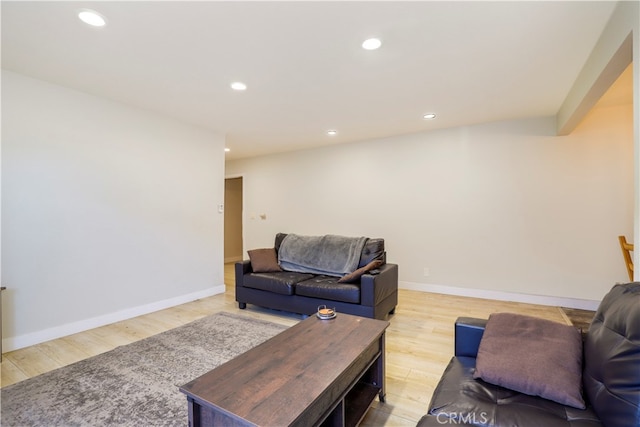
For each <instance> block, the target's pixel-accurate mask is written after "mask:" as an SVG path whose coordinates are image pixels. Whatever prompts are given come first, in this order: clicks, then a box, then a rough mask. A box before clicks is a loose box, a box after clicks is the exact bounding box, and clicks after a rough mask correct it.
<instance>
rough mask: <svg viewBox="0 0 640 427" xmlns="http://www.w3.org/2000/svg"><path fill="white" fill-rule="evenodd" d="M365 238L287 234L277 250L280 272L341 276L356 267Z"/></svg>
mask: <svg viewBox="0 0 640 427" xmlns="http://www.w3.org/2000/svg"><path fill="white" fill-rule="evenodd" d="M366 242H367V238H366V237H347V236H335V235H331V234H328V235H324V236H300V235H297V234H287V236H286V237H285V238H284V239H283V240H282V244H281V245H280V250H279V251H278V263H279V264H280V266H281V267H282V269H283V270H286V271H295V272H298V273H313V274H324V275H327V276H338V277H340V276H343V275H345V274H348V273H352V272H353V271H355V270H356V269H357V268H358V262H359V261H360V254H361V253H362V248H363V247H364V245H365V243H366Z"/></svg>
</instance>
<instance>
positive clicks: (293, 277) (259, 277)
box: [243, 271, 313, 295]
mask: <svg viewBox="0 0 640 427" xmlns="http://www.w3.org/2000/svg"><path fill="white" fill-rule="evenodd" d="M312 277H313V274H309V273H294V272H292V271H282V272H278V273H250V274H245V276H244V281H243V285H244V287H245V288H252V289H261V290H263V291H269V292H274V293H276V294H282V295H293V294H294V290H295V286H296V283H298V282H301V281H304V280H308V279H310V278H312Z"/></svg>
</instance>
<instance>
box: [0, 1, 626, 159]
mask: <svg viewBox="0 0 640 427" xmlns="http://www.w3.org/2000/svg"><path fill="white" fill-rule="evenodd" d="M1 7H2V10H1V12H2V67H3V68H5V69H8V70H12V71H15V72H18V73H22V74H25V75H28V76H32V77H36V78H39V79H42V80H46V81H49V82H53V83H57V84H60V85H64V86H68V87H70V88H75V89H78V90H81V91H84V92H88V93H91V94H95V95H98V96H103V97H107V98H110V99H113V100H117V101H120V102H124V103H127V104H130V105H133V106H138V107H141V108H145V109H149V110H153V111H156V112H159V113H162V114H166V115H169V116H172V117H175V118H178V119H180V120H183V121H186V122H189V123H194V124H197V125H201V126H204V127H206V128H209V129H212V130H214V131H217V132H220V133H224V134H226V135H227V146H228V147H229V148H231V150H232V151H231V152H230V153H228V154H227V158H228V159H235V158H242V157H249V156H256V155H262V154H266V153H272V152H280V151H288V150H294V149H301V148H307V147H314V146H319V145H323V144H333V143H344V142H351V141H358V140H365V139H372V138H378V137H386V136H391V135H399V134H407V133H414V132H420V131H425V130H430V129H435V128H444V127H452V126H461V125H468V124H474V123H482V122H488V121H495V120H504V119H512V118H520V117H532V116H548V115H554V114H556V113H557V111H558V109H559V108H560V106H561V104H562V102H563V100H564V98H565V96H566V95H567V93H568V92H569V90H570V88H571V85H572V84H573V82H574V80H575V79H576V77H577V75H578V73H579V72H580V70H581V68H582V66H583V64H584V63H585V61H586V59H587V57H588V55H589V53H590V52H591V50H592V48H593V46H594V44H595V43H596V41H597V39H598V37H599V36H600V34H601V32H602V30H603V28H604V27H605V25H606V23H607V21H608V19H609V17H610V16H611V13H612V12H613V9H614V7H615V2H611V1H605V2H594V1H585V2H582V1H568V2H559V1H532V2H521V1H517V2H516V1H512V2H480V1H475V2H459V1H450V2H427V1H422V2H418V1H413V2H401V1H388V2H374V1H368V2H365V1H358V2H347V1H340V2H336V1H333V2H330V1H323V2H307V1H289V2H270V1H258V2H241V1H234V2H231V1H226V2H222V1H218V2H213V1H198V2H181V1H172V2H169V1H167V2H164V1H155V2H151V1H139V2H129V1H108V2H69V1H55V2H54V1H46V2H26V1H19V2H9V1H2V3H1ZM81 8H90V9H94V10H96V11H98V12H100V13H101V14H103V15H104V16H105V17H106V18H107V20H108V24H107V26H106V27H104V28H92V27H89V26H87V25H86V24H84V23H82V22H80V21H79V20H78V19H77V16H76V14H77V11H78V9H81ZM371 36H376V37H379V38H381V39H382V41H383V45H382V47H381V48H380V49H379V50H377V51H365V50H363V49H362V48H361V47H360V44H361V43H362V41H363V40H364V39H366V38H368V37H371ZM236 80H241V81H243V82H245V83H246V84H247V85H248V90H247V91H245V92H240V93H239V92H234V91H232V90H231V89H230V88H229V84H230V83H231V82H232V81H236ZM428 112H434V113H436V114H437V115H438V117H437V118H436V119H435V120H431V121H426V120H423V119H422V115H423V114H424V113H428ZM328 129H336V130H338V132H339V133H338V135H337V136H334V137H329V136H327V135H326V133H325V132H326V130H328Z"/></svg>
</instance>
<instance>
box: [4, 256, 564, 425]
mask: <svg viewBox="0 0 640 427" xmlns="http://www.w3.org/2000/svg"><path fill="white" fill-rule="evenodd" d="M225 284H226V292H225V294H221V295H215V296H212V297H208V298H204V299H201V300H197V301H194V302H190V303H187V304H183V305H180V306H177V307H172V308H169V309H166V310H161V311H158V312H155V313H151V314H147V315H144V316H139V317H136V318H134V319H130V320H126V321H122V322H118V323H114V324H111V325H107V326H103V327H100V328H96V329H92V330H89V331H86V332H82V333H78V334H74V335H70V336H67V337H64V338H59V339H56V340H52V341H48V342H45V343H41V344H38V345H34V346H31V347H27V348H23V349H20V350H16V351H12V352H8V353H5V354H4V357H3V360H2V375H1V384H2V387H4V386H7V385H10V384H14V383H16V382H18V381H22V380H24V379H27V378H31V377H34V376H36V375H39V374H42V373H44V372H47V371H50V370H53V369H56V368H59V367H62V366H65V365H68V364H71V363H74V362H77V361H79V360H82V359H85V358H88V357H91V356H95V355H97V354H100V353H103V352H105V351H109V350H111V349H113V348H115V347H117V346H120V345H124V344H129V343H131V342H134V341H137V340H139V339H142V338H145V337H148V336H151V335H154V334H157V333H160V332H163V331H166V330H168V329H171V328H175V327H177V326H180V325H183V324H185V323H188V322H191V321H193V320H196V319H199V318H201V317H204V316H207V315H210V314H212V313H216V312H220V311H226V312H231V313H240V314H243V315H246V316H251V317H256V318H261V319H266V320H270V321H272V322H276V323H280V324H284V325H288V326H291V325H294V324H295V323H297V322H298V321H300V319H301V317H300V316H298V315H293V314H287V313H283V312H278V311H272V310H266V309H261V308H258V307H255V306H252V305H248V306H247V309H246V310H240V309H238V306H237V304H236V302H235V295H234V272H233V265H232V264H227V265H225ZM399 299H400V300H399V304H398V307H397V309H396V313H395V315H393V316H391V317H390V319H389V320H390V322H391V326H389V328H388V330H387V338H386V344H387V353H386V356H387V360H386V374H387V375H386V380H387V399H386V402H385V403H380V402H377V401H376V402H375V403H374V404H373V406H372V408H371V409H370V410H369V412H368V413H367V415H366V417H365V419H364V421H363V423H362V425H363V426H382V425H385V426H415V425H416V423H417V421H418V420H419V419H420V417H421V416H422V415H423V414H424V413H425V412H426V410H427V406H428V404H429V399H430V398H431V394H432V392H433V389H434V388H435V386H436V384H437V382H438V379H439V378H440V376H441V374H442V372H443V370H444V368H445V366H446V365H447V363H448V362H449V359H450V358H451V356H452V353H453V323H454V321H455V319H456V318H457V317H459V316H470V317H480V318H486V317H487V316H489V314H491V313H494V312H512V313H521V314H528V315H533V316H538V317H543V318H546V319H550V320H555V321H559V322H566V321H567V320H566V317H565V316H564V314H563V313H562V311H561V310H560V309H559V307H548V306H539V305H531V304H522V303H511V302H504V301H495V300H485V299H477V298H465V297H456V296H448V295H440V294H432V293H425V292H417V291H409V290H402V289H401V290H400V296H399ZM185 405H186V399H185Z"/></svg>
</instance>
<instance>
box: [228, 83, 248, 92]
mask: <svg viewBox="0 0 640 427" xmlns="http://www.w3.org/2000/svg"><path fill="white" fill-rule="evenodd" d="M231 89H233V90H247V85H246V84H244V83H242V82H233V83H231Z"/></svg>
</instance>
